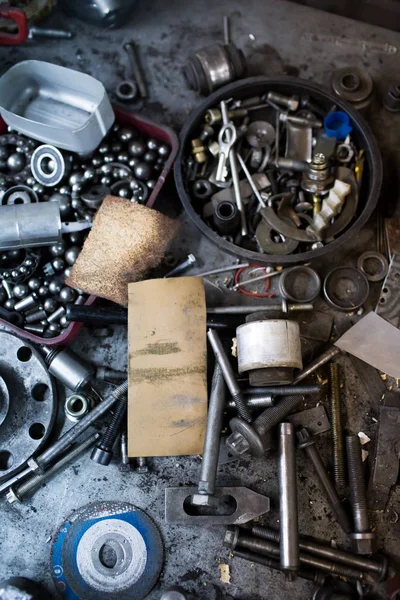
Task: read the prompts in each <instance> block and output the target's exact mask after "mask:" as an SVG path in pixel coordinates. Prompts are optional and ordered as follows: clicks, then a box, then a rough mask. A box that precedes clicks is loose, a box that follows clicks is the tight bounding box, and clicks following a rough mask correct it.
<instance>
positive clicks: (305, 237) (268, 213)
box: [260, 206, 318, 243]
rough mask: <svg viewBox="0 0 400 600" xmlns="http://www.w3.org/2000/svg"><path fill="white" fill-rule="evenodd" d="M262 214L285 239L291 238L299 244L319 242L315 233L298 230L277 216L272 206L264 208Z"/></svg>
mask: <svg viewBox="0 0 400 600" xmlns="http://www.w3.org/2000/svg"><path fill="white" fill-rule="evenodd" d="M260 214H261V216H262V218H263V219H264V220H265V221H266V223H267V224H268V225H269V226H270V227H271V228H272V229H273V230H275V231H277V232H278V233H280V234H281V235H283V236H285V238H290V239H291V240H296V241H298V242H308V243H312V242H316V241H317V240H318V238H317V236H316V235H315V233H314V232H312V231H310V232H309V231H304V230H303V229H298V228H297V227H295V226H294V225H292V224H289V223H288V222H287V221H284V220H283V219H280V218H279V217H278V215H276V214H275V212H274V210H273V208H271V207H270V206H267V207H266V208H262V209H261V210H260Z"/></svg>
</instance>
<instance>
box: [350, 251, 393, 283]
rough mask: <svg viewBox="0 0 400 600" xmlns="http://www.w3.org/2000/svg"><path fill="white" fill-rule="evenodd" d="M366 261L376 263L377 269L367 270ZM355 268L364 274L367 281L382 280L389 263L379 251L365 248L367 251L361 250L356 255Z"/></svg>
mask: <svg viewBox="0 0 400 600" xmlns="http://www.w3.org/2000/svg"><path fill="white" fill-rule="evenodd" d="M367 261H374V262H375V263H378V264H379V267H378V270H377V271H375V272H371V271H368V269H366V263H367ZM357 269H358V270H359V271H361V273H363V274H364V275H365V277H366V278H367V279H368V281H382V279H384V278H385V277H386V275H387V272H388V269H389V264H388V261H387V259H386V257H385V256H383V254H381V253H380V252H375V251H374V250H367V252H363V253H362V254H361V255H360V256H359V257H358V260H357Z"/></svg>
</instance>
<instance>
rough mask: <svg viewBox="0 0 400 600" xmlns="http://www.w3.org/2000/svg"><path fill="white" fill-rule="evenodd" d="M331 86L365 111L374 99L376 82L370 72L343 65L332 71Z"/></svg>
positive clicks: (341, 96)
mask: <svg viewBox="0 0 400 600" xmlns="http://www.w3.org/2000/svg"><path fill="white" fill-rule="evenodd" d="M331 86H332V89H333V91H334V92H335V94H336V95H337V96H338V97H339V98H341V99H342V100H346V101H347V102H350V103H351V104H352V105H353V106H354V108H356V109H357V110H360V111H361V112H365V111H366V109H368V107H369V105H370V104H371V101H372V96H373V92H374V82H373V80H372V77H371V76H370V74H369V73H368V72H367V71H365V70H364V69H360V68H359V67H343V68H341V69H336V70H335V71H334V72H333V73H332V79H331Z"/></svg>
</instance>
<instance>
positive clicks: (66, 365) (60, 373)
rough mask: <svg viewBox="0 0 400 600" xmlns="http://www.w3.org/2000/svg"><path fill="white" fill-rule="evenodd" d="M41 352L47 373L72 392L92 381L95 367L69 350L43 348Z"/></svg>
mask: <svg viewBox="0 0 400 600" xmlns="http://www.w3.org/2000/svg"><path fill="white" fill-rule="evenodd" d="M53 314H54V313H53ZM43 352H44V353H45V360H46V363H47V365H48V367H49V373H50V374H51V375H54V377H56V378H57V379H59V380H60V381H61V382H62V383H63V384H64V385H65V386H66V387H67V388H69V389H70V390H72V391H73V392H77V391H78V390H80V389H81V388H84V387H85V386H86V385H87V384H88V383H89V381H90V380H91V379H92V377H93V375H94V372H95V367H94V366H93V365H90V364H89V363H87V362H85V361H84V360H82V359H81V358H80V357H78V356H77V355H76V354H75V353H74V352H72V350H70V349H69V348H55V349H54V348H49V347H47V346H43Z"/></svg>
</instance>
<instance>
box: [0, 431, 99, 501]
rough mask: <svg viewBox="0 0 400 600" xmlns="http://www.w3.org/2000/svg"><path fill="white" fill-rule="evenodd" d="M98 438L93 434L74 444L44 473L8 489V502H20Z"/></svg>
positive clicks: (97, 434) (97, 435)
mask: <svg viewBox="0 0 400 600" xmlns="http://www.w3.org/2000/svg"><path fill="white" fill-rule="evenodd" d="M99 437H100V434H99V433H93V434H92V435H91V436H89V437H88V438H87V439H86V440H84V441H83V442H81V443H80V444H76V446H74V447H73V448H72V449H71V450H70V451H69V452H68V453H67V454H66V455H65V456H63V457H62V458H61V459H60V460H59V461H58V462H56V463H55V464H54V465H52V466H51V467H50V468H49V469H47V471H45V472H44V473H39V474H37V475H33V477H30V478H29V479H27V480H26V481H24V482H23V483H22V484H21V485H20V486H18V487H16V488H13V487H10V490H9V493H8V494H7V496H6V497H7V500H8V502H10V503H11V504H12V503H14V502H15V501H19V502H22V498H23V497H24V496H26V494H28V493H29V492H32V491H33V490H34V489H35V488H37V487H39V485H40V484H41V483H42V482H43V481H45V480H46V479H48V478H49V477H51V476H52V475H54V474H55V473H57V471H60V470H61V469H62V468H63V467H65V466H66V465H67V464H68V463H69V462H71V461H73V460H75V458H78V456H80V455H81V454H82V452H84V451H85V450H87V449H88V448H90V446H93V444H94V443H95V442H96V441H97V440H98V439H99Z"/></svg>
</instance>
